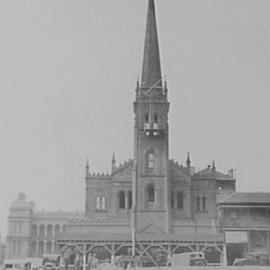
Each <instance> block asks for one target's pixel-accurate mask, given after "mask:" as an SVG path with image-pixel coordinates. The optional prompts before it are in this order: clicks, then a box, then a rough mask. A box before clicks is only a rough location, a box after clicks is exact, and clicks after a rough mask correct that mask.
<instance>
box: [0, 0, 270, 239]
mask: <svg viewBox="0 0 270 270" xmlns="http://www.w3.org/2000/svg"><path fill="white" fill-rule="evenodd" d="M156 4H157V6H156V9H157V16H158V26H159V37H160V46H161V53H162V56H161V58H162V69H163V74H164V75H165V74H166V76H167V80H168V87H169V100H170V102H171V110H170V116H169V119H170V120H169V121H170V122H169V125H170V157H173V158H174V159H175V160H178V161H179V163H183V162H185V159H186V154H187V152H190V153H191V158H192V162H193V164H194V165H195V166H196V168H197V169H203V168H205V167H206V166H207V165H208V164H209V163H211V160H212V159H215V160H216V165H217V169H218V170H221V171H224V172H227V171H228V170H229V169H230V168H236V169H237V170H236V172H237V182H238V184H237V187H238V190H239V191H268V192H270V166H269V161H270V160H269V153H270V124H269V115H270V106H269V104H270V1H269V0H218V1H217V0H200V1H198V0H169V1H164V0H157V1H156ZM146 8H147V1H146V0H136V1H135V0H46V1H45V0H0V138H1V139H0V164H1V165H0V181H1V187H0V199H1V203H0V215H1V220H0V232H2V234H4V235H5V234H6V228H7V215H8V208H9V205H10V203H11V202H12V201H13V200H14V199H16V197H17V193H18V192H20V191H23V192H25V193H26V194H27V198H28V199H29V200H33V201H35V202H36V203H37V207H38V209H46V210H51V209H56V210H57V209H62V210H64V209H71V210H72V209H74V210H76V209H81V210H83V208H84V166H85V161H86V158H87V157H89V159H90V168H91V171H92V172H93V171H96V172H103V171H104V172H109V171H110V168H111V157H112V152H113V151H115V152H116V158H117V162H123V161H125V160H127V159H129V158H131V157H132V149H133V133H132V132H133V119H134V116H133V108H132V102H133V100H134V96H135V95H134V94H135V92H134V89H135V86H136V80H137V78H138V74H139V73H140V69H141V63H142V53H143V40H144V32H145V21H146Z"/></svg>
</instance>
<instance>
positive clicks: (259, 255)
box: [233, 252, 270, 266]
mask: <svg viewBox="0 0 270 270" xmlns="http://www.w3.org/2000/svg"><path fill="white" fill-rule="evenodd" d="M233 265H234V266H247V265H257V266H269V265H270V257H269V254H268V252H251V253H248V254H247V255H246V258H237V259H235V260H234V262H233Z"/></svg>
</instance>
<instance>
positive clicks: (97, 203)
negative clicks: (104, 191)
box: [96, 196, 101, 210]
mask: <svg viewBox="0 0 270 270" xmlns="http://www.w3.org/2000/svg"><path fill="white" fill-rule="evenodd" d="M100 203H101V201H100V197H99V196H98V197H96V209H97V210H99V209H100V208H101V207H100Z"/></svg>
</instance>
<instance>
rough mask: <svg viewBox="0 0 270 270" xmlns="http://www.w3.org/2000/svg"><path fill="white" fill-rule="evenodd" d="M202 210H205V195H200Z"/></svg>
mask: <svg viewBox="0 0 270 270" xmlns="http://www.w3.org/2000/svg"><path fill="white" fill-rule="evenodd" d="M202 210H203V211H204V212H205V211H206V197H202Z"/></svg>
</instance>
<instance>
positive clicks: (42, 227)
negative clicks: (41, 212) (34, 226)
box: [39, 224, 45, 237]
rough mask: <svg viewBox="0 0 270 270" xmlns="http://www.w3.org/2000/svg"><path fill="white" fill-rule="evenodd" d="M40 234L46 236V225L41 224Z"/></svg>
mask: <svg viewBox="0 0 270 270" xmlns="http://www.w3.org/2000/svg"><path fill="white" fill-rule="evenodd" d="M39 236H40V237H44V236H45V225H44V224H42V225H40V226H39Z"/></svg>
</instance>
